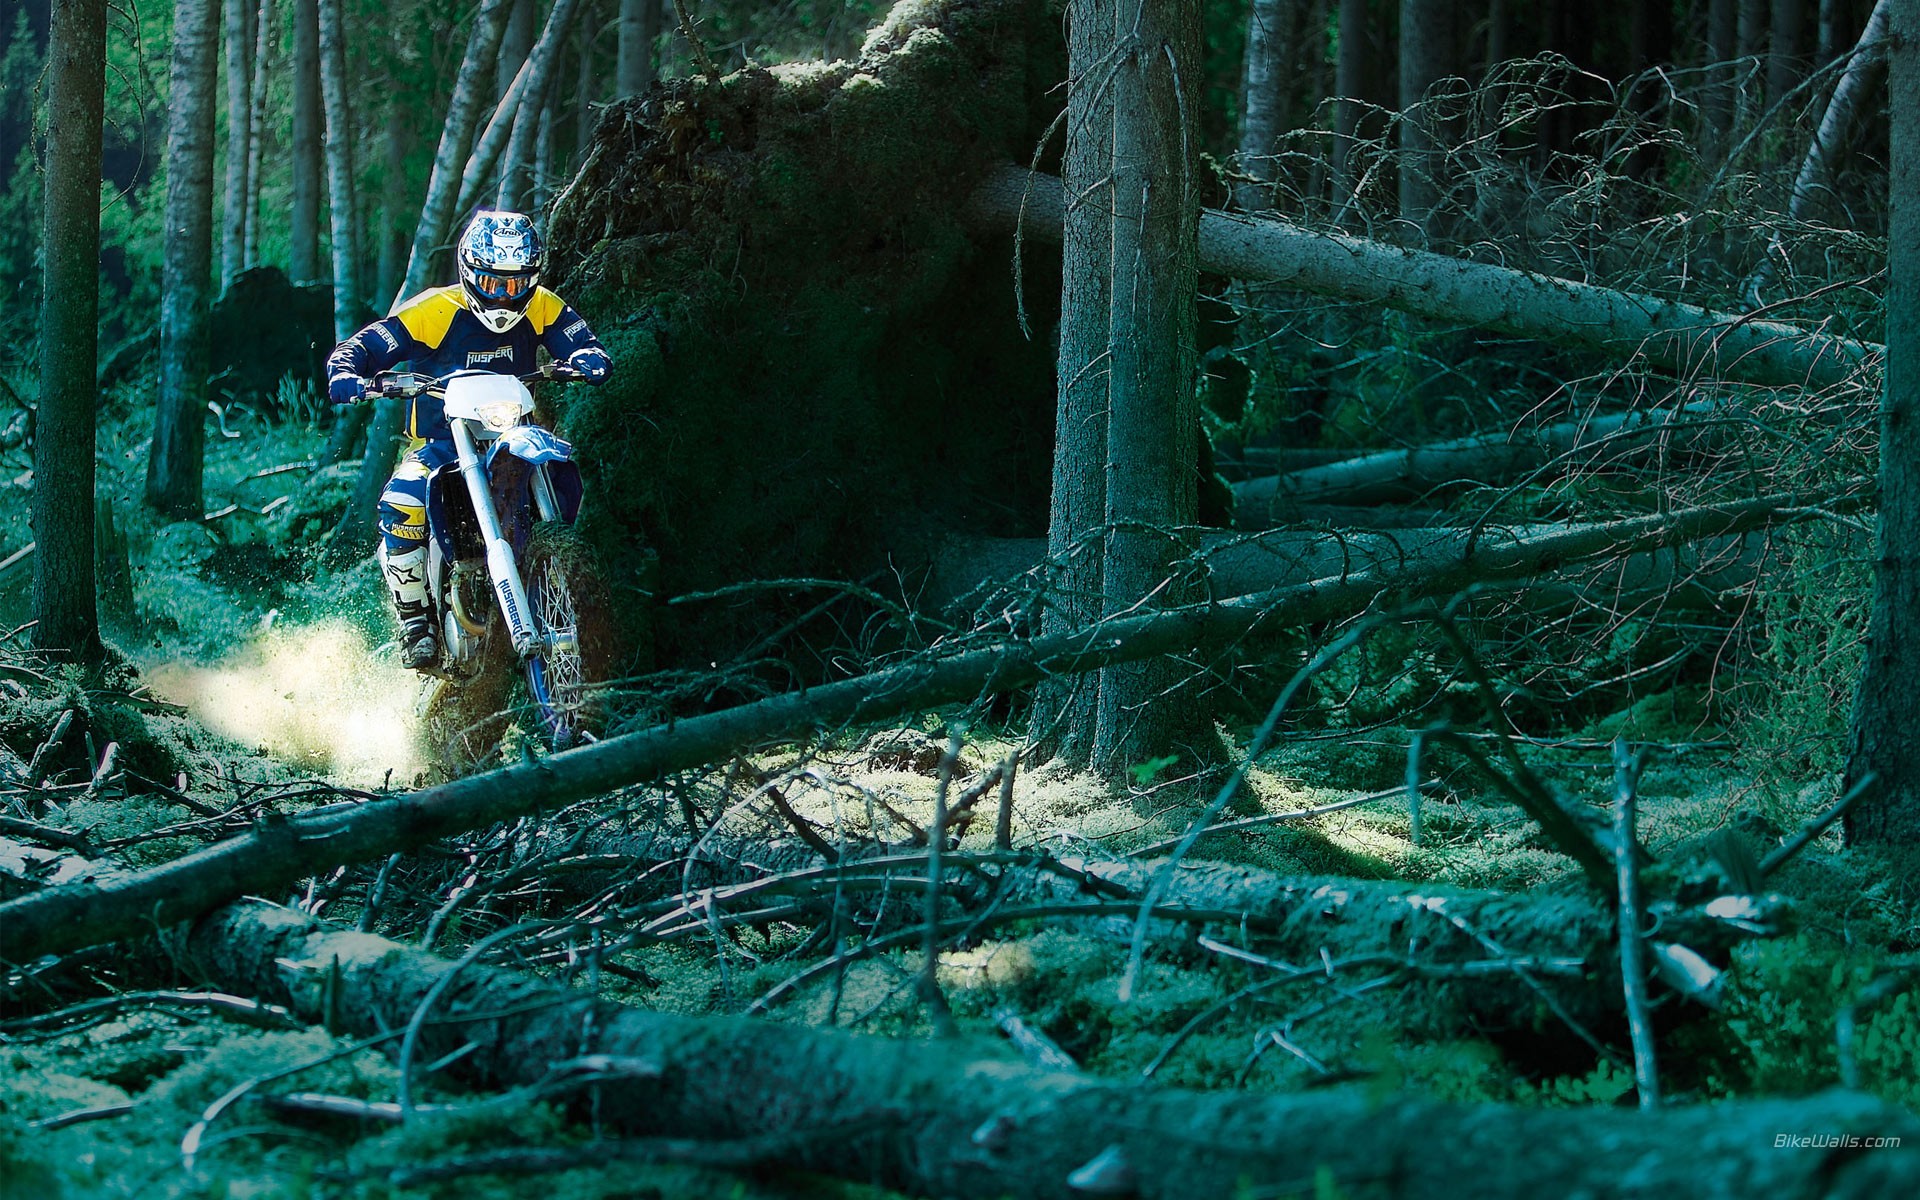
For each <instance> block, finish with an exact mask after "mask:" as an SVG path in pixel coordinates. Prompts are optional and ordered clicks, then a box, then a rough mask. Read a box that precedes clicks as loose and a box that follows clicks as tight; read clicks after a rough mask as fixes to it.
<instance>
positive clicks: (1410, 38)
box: [1399, 0, 1453, 246]
mask: <svg viewBox="0 0 1920 1200" xmlns="http://www.w3.org/2000/svg"><path fill="white" fill-rule="evenodd" d="M1452 68H1453V10H1452V7H1451V5H1450V4H1449V3H1448V2H1447V0H1400V162H1399V178H1400V221H1401V224H1402V225H1403V226H1404V228H1405V232H1406V237H1407V240H1408V242H1409V243H1411V244H1413V245H1416V246H1419V245H1425V244H1426V243H1427V242H1429V241H1430V240H1432V234H1433V229H1432V228H1431V221H1432V217H1433V207H1434V205H1435V204H1437V203H1438V202H1439V199H1440V183H1439V178H1440V174H1441V168H1442V166H1443V164H1442V162H1441V157H1440V154H1439V148H1440V139H1439V137H1438V136H1437V133H1438V129H1439V127H1440V118H1439V114H1438V112H1437V111H1436V110H1435V108H1434V106H1431V105H1428V104H1427V103H1425V99H1426V95H1427V90H1428V89H1429V88H1431V87H1432V86H1433V85H1434V84H1435V83H1437V82H1439V81H1440V80H1441V79H1444V78H1446V76H1447V75H1448V74H1449V73H1450V72H1451V71H1452Z"/></svg>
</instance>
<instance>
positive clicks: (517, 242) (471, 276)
mask: <svg viewBox="0 0 1920 1200" xmlns="http://www.w3.org/2000/svg"><path fill="white" fill-rule="evenodd" d="M457 256H458V258H459V260H460V285H461V286H462V287H464V288H465V289H466V292H467V307H468V308H469V309H471V310H472V312H473V315H474V316H476V317H479V318H480V323H481V324H482V325H485V326H486V327H487V328H488V329H491V330H493V332H495V333H505V332H506V331H507V330H509V329H512V328H513V327H514V326H515V325H518V324H519V323H520V318H522V317H524V316H526V314H527V303H528V302H529V301H531V300H532V299H533V293H534V289H535V288H537V287H539V286H540V267H541V264H542V263H543V262H544V261H545V252H544V250H543V249H542V247H541V245H540V234H539V232H538V231H537V230H535V229H534V227H533V219H532V218H531V217H528V216H527V215H526V214H524V213H517V212H503V211H501V210H498V209H491V208H483V209H481V210H480V211H479V212H477V213H475V214H474V216H473V220H471V221H469V222H468V223H467V229H466V232H465V233H463V234H461V235H460V247H459V250H458V254H457Z"/></svg>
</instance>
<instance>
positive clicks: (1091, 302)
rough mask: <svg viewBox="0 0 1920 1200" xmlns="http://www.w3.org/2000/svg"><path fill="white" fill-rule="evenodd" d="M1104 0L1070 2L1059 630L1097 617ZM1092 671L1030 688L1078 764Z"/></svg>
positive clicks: (1058, 469)
mask: <svg viewBox="0 0 1920 1200" xmlns="http://www.w3.org/2000/svg"><path fill="white" fill-rule="evenodd" d="M1113 11H1114V10H1113V0H1071V3H1070V6H1069V8H1068V10H1067V37H1068V57H1069V61H1070V67H1069V70H1068V74H1067V145H1066V152H1065V155H1064V157H1063V159H1062V164H1061V169H1062V170H1063V171H1064V172H1065V176H1066V188H1067V189H1068V194H1070V195H1071V196H1073V198H1074V199H1073V202H1072V203H1070V204H1067V205H1065V206H1064V211H1063V213H1062V215H1061V228H1062V237H1063V238H1064V243H1063V252H1062V264H1061V281H1060V351H1059V369H1058V372H1057V380H1058V384H1057V387H1058V390H1057V392H1056V396H1057V399H1056V403H1055V410H1054V439H1053V490H1052V496H1051V500H1050V504H1049V512H1048V519H1047V551H1048V553H1047V561H1048V563H1049V564H1050V566H1051V570H1050V572H1049V578H1048V581H1047V583H1048V592H1049V595H1050V596H1052V597H1053V602H1052V603H1050V604H1048V605H1047V606H1046V607H1045V608H1044V609H1043V610H1042V612H1041V618H1040V621H1041V630H1042V632H1044V633H1048V634H1060V633H1064V632H1066V631H1068V630H1072V629H1078V628H1082V627H1084V626H1087V625H1091V624H1093V623H1094V622H1095V621H1096V620H1098V619H1099V617H1100V611H1101V608H1100V560H1101V554H1102V549H1103V545H1104V535H1103V528H1104V526H1105V523H1106V519H1107V518H1106V513H1107V479H1106V463H1107V375H1108V368H1109V363H1108V360H1107V353H1106V347H1107V330H1108V322H1109V321H1110V319H1111V314H1112V303H1111V299H1110V296H1111V280H1110V279H1109V276H1108V272H1109V271H1111V270H1112V265H1113V260H1112V257H1111V247H1112V236H1113V235H1112V229H1111V218H1110V217H1109V215H1108V214H1110V213H1111V212H1112V204H1113V198H1112V179H1111V174H1110V171H1111V164H1112V153H1111V149H1110V148H1111V146H1112V142H1113V93H1112V92H1111V91H1110V90H1108V88H1107V87H1106V86H1105V83H1104V76H1103V75H1102V73H1101V72H1099V71H1098V70H1097V69H1096V67H1097V64H1098V63H1099V62H1100V60H1101V56H1102V55H1103V54H1104V52H1105V47H1106V45H1107V39H1108V37H1109V32H1110V30H1111V29H1112V27H1113ZM1096 682H1097V681H1096V680H1092V679H1080V678H1064V679H1060V680H1054V681H1048V682H1047V683H1044V684H1042V685H1041V687H1040V688H1039V689H1038V691H1037V693H1036V695H1035V697H1034V709H1033V731H1032V736H1033V738H1034V740H1035V741H1036V742H1037V743H1038V745H1039V747H1040V750H1041V753H1043V754H1049V755H1058V756H1059V757H1061V758H1062V759H1063V760H1065V761H1067V762H1069V763H1074V764H1083V763H1085V762H1086V761H1087V759H1088V756H1089V755H1090V754H1091V753H1092V752H1093V719H1092V715H1093V714H1094V713H1095V712H1096V711H1097V708H1098V695H1099V692H1098V689H1097V687H1096V686H1095V685H1096Z"/></svg>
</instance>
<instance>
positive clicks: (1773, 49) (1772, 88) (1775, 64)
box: [1767, 0, 1807, 104]
mask: <svg viewBox="0 0 1920 1200" xmlns="http://www.w3.org/2000/svg"><path fill="white" fill-rule="evenodd" d="M1806 2H1807V0H1773V17H1772V25H1771V28H1770V29H1769V31H1768V37H1769V38H1770V39H1771V42H1770V44H1769V45H1768V47H1767V102H1768V103H1770V104H1771V103H1778V102H1779V101H1780V100H1781V99H1782V98H1784V97H1785V96H1786V94H1787V93H1788V92H1791V91H1792V90H1793V89H1794V88H1795V87H1796V86H1798V85H1799V83H1800V79H1801V77H1802V76H1804V75H1805V74H1806V72H1807V64H1806V61H1805V59H1804V58H1803V55H1804V53H1805V51H1804V48H1803V46H1802V41H1803V36H1802V35H1803V33H1804V26H1805V24H1806Z"/></svg>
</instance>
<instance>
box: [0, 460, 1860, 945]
mask: <svg viewBox="0 0 1920 1200" xmlns="http://www.w3.org/2000/svg"><path fill="white" fill-rule="evenodd" d="M1815 499H1816V498H1812V497H1808V498H1801V497H1773V498H1767V499H1763V500H1754V501H1746V502H1742V503H1738V504H1732V505H1726V506H1712V507H1705V508H1696V509H1687V510H1683V511H1680V512H1675V513H1666V514H1662V515H1659V516H1655V517H1642V518H1635V519H1632V520H1624V521H1617V522H1612V523H1610V524H1606V525H1588V526H1579V527H1576V528H1575V529H1572V530H1569V531H1567V532H1565V533H1562V534H1558V535H1553V536H1546V537H1539V538H1534V539H1531V540H1527V541H1518V542H1492V543H1489V544H1483V545H1481V546H1479V547H1477V548H1476V549H1475V550H1474V552H1473V553H1472V554H1471V555H1468V556H1467V557H1465V558H1463V559H1460V560H1456V561H1453V562H1451V563H1448V564H1445V565H1443V566H1440V567H1438V568H1435V569H1429V570H1416V571H1409V572H1405V573H1401V572H1396V571H1390V570H1389V571H1382V572H1380V573H1377V574H1374V573H1343V574H1340V575H1336V576H1332V577H1328V578H1323V579H1318V580H1315V581H1313V582H1310V583H1307V584H1303V585H1300V586H1297V587H1288V588H1280V589H1276V590H1274V591H1269V592H1259V593H1255V594H1252V595H1247V596H1238V597H1233V598H1230V599H1225V600H1219V601H1209V602H1206V603H1201V604H1194V605H1188V606H1183V607H1180V608H1170V609H1164V610H1158V611H1154V612H1150V613H1144V614H1140V615H1137V616H1130V617H1123V618H1118V619H1114V620H1108V621H1102V622H1100V623H1098V624H1096V625H1093V626H1089V627H1086V628H1083V629H1078V630H1072V631H1069V632H1066V633H1062V634H1057V635H1052V636H1048V637H1041V638H1034V639H1030V640H1011V641H1006V642H1001V643H996V644H990V645H987V646H984V647H973V646H963V647H961V648H959V649H956V650H954V651H952V652H949V653H944V654H942V653H928V654H922V655H918V656H915V657H913V658H909V659H908V660H906V661H905V662H903V663H901V664H900V665H899V666H896V667H892V668H889V669H886V670H882V671H876V672H873V673H871V674H867V675H862V676H857V677H855V678H852V679H846V680H842V681H840V682H837V683H831V684H825V685H822V686H820V687H814V688H807V689H802V690H799V691H794V692H788V693H785V694H782V695H777V696H772V697H769V698H767V699H765V700H759V701H756V702H754V703H751V704H744V705H739V706H737V707H734V708H728V709H722V710H720V711H717V712H712V713H707V714H704V715H701V716H698V717H691V718H688V719H686V720H682V721H676V722H672V723H669V724H665V725H659V726H655V727H653V728H651V729H646V730H642V731H639V732H635V733H630V734H623V735H621V736H618V737H611V738H608V739H606V740H605V741H601V742H597V743H594V744H593V745H590V746H582V747H580V748H578V749H574V750H569V751H566V752H565V753H563V754H557V755H554V756H553V757H552V758H550V759H540V760H536V761H528V762H522V763H519V764H516V765H514V766H511V767H505V768H502V769H500V770H497V771H490V772H487V773H485V774H482V775H476V776H473V777H471V778H467V779H460V780H455V781H452V782H449V783H445V784H441V785H439V786H437V787H432V788H427V789H425V790H423V791H420V792H415V793H413V794H411V795H407V796H400V797H394V798H392V799H389V800H384V801H381V802H378V803H372V804H344V805H335V806H329V807H328V808H325V809H321V810H318V811H316V812H313V813H308V814H303V815H301V816H298V817H293V818H286V817H281V816H279V815H277V814H272V815H269V816H266V817H263V818H262V821H261V823H260V824H259V825H257V826H256V827H255V829H254V831H253V832H251V833H249V834H246V835H244V836H242V837H237V838H230V839H228V840H227V841H224V842H220V843H218V844H216V845H213V846H209V847H207V848H205V849H203V850H198V851H195V852H194V853H192V854H188V855H186V856H184V857H182V858H179V859H176V860H174V861H173V862H170V863H166V864H163V865H161V866H158V867H154V868H151V869H148V870H144V871H139V872H136V873H133V874H130V875H128V876H126V877H125V878H122V879H115V880H109V881H101V882H78V883H74V884H70V885H67V886H64V887H59V888H51V889H49V890H47V891H45V892H42V893H39V894H37V895H33V896H27V897H23V898H21V899H17V900H13V901H9V902H7V903H4V904H0V959H5V960H8V961H13V962H20V961H23V960H26V959H30V958H33V957H35V956H37V955H41V954H48V953H58V952H60V951H63V950H70V949H75V948H78V947H81V946H88V945H94V944H98V943H100V942H108V941H114V940H117V939H119V938H123V937H127V936H130V935H132V934H136V933H139V932H142V931H144V930H148V929H152V928H153V927H155V926H156V925H161V926H164V925H170V924H176V923H178V922H181V921H186V920H191V919H192V918H194V917H196V916H198V915H200V914H202V913H205V912H209V911H211V910H212V909H213V908H215V907H217V906H219V905H220V904H223V903H225V902H226V901H228V900H231V899H232V898H233V897H235V896H239V895H247V894H261V893H268V894H271V893H272V892H273V891H275V890H276V889H279V888H284V887H287V886H290V885H291V884H293V883H294V882H296V881H298V880H300V879H304V878H306V877H307V876H309V875H312V874H315V873H317V872H319V871H323V870H327V869H330V868H332V867H334V866H337V865H339V864H342V863H350V862H361V861H364V860H366V859H369V858H372V857H375V856H378V855H386V854H391V853H394V852H396V851H400V850H406V849H410V848H412V847H415V846H420V845H423V844H425V843H427V842H430V841H432V840H434V839H435V838H441V837H448V836H452V835H454V834H458V833H462V832H465V831H467V830H470V829H476V828H479V827H481V826H484V825H489V824H492V823H493V822H495V821H502V820H507V819H511V818H514V817H520V816H524V815H526V814H529V813H533V812H538V811H540V810H541V809H542V808H545V807H547V806H550V805H554V804H560V803H565V802H567V801H570V800H579V799H583V798H586V797H588V796H595V795H601V794H604V793H606V792H609V791H612V790H614V789H615V788H620V787H625V786H628V785H631V784H635V783H641V782H645V781H648V780H654V779H659V778H661V777H662V776H664V775H667V774H669V773H671V772H674V771H684V770H690V769H693V768H697V767H702V766H706V765H708V764H711V763H713V762H716V761H722V760H724V759H726V758H728V757H730V756H732V755H735V754H738V753H740V752H741V751H742V750H744V749H747V748H750V747H752V746H755V745H759V744H764V743H766V742H768V741H773V740H779V739H789V738H794V737H799V736H801V735H803V734H807V733H809V732H811V731H814V730H817V729H822V728H838V727H842V726H845V725H848V724H858V723H862V722H873V721H879V720H883V719H886V718H889V717H892V716H894V715H896V714H898V713H902V712H915V711H924V710H926V709H928V708H933V707H938V706H940V705H945V704H956V703H964V702H968V701H973V700H978V699H980V698H982V697H985V696H991V695H994V694H997V693H1001V692H1004V691H1007V690H1009V689H1012V688H1018V687H1026V686H1029V685H1031V684H1033V683H1035V682H1037V681H1039V680H1041V679H1043V678H1048V677H1050V676H1055V675H1060V674H1073V673H1081V672H1086V671H1091V670H1095V669H1097V668H1099V667H1101V666H1105V665H1107V664H1110V663H1116V662H1128V661H1137V660H1139V659H1142V658H1149V657H1153V656H1156V655H1164V654H1193V653H1195V652H1196V651H1200V650H1205V649H1208V648H1211V647H1217V646H1222V645H1227V644H1242V645H1244V644H1245V643H1246V642H1247V641H1248V639H1250V638H1256V637H1262V636H1267V635H1270V634H1273V633H1277V632H1281V631H1285V630H1289V629H1297V628H1299V627H1301V626H1302V625H1307V624H1311V623H1313V622H1316V621H1323V620H1329V619H1332V618H1336V617H1346V616H1351V615H1353V614H1354V613H1358V612H1361V611H1364V610H1365V609H1366V608H1367V607H1368V606H1369V605H1371V604H1374V603H1376V602H1381V601H1383V600H1385V601H1387V602H1398V603H1406V602H1411V601H1413V600H1416V599H1419V598H1421V597H1436V596H1449V595H1452V594H1454V593H1456V592H1458V591H1460V590H1461V589H1463V588H1465V587H1467V586H1469V585H1479V586H1481V587H1483V588H1497V587H1498V586H1500V585H1501V584H1510V585H1518V584H1521V583H1524V582H1525V581H1528V580H1531V579H1533V578H1534V577H1535V576H1537V575H1539V574H1541V573H1542V572H1543V571H1548V570H1552V569H1555V568H1559V567H1562V566H1564V565H1565V564H1567V563H1570V562H1574V561H1577V560H1579V559H1583V558H1593V557H1596V556H1599V555H1603V554H1606V555H1617V554H1632V553H1635V552H1638V551H1644V550H1651V549H1656V548H1659V547H1664V546H1678V545H1684V544H1686V543H1688V542H1693V541H1698V540H1701V539H1704V538H1714V537H1732V536H1736V535H1738V534H1741V533H1744V532H1747V531H1748V530H1752V529H1758V528H1761V527H1763V526H1765V525H1768V524H1774V523H1778V522H1780V521H1786V520H1796V519H1805V518H1806V517H1808V516H1810V515H1812V513H1811V512H1810V511H1809V507H1808V506H1809V504H1810V503H1812V502H1813V501H1814V500H1815ZM1818 499H1822V500H1824V499H1825V498H1818Z"/></svg>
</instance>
